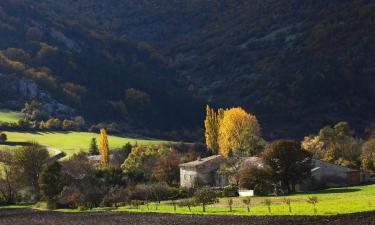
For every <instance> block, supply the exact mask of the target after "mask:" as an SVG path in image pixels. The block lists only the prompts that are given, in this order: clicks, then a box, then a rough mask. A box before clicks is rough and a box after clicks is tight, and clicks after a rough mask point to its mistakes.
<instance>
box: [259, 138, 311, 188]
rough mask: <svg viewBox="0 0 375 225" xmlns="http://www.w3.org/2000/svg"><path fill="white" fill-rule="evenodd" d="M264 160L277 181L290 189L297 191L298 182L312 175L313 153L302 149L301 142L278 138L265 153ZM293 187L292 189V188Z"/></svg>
mask: <svg viewBox="0 0 375 225" xmlns="http://www.w3.org/2000/svg"><path fill="white" fill-rule="evenodd" d="M262 157H263V162H264V163H265V164H266V165H268V166H269V167H270V168H271V174H272V177H273V179H274V182H275V183H280V184H281V187H283V188H287V189H288V191H291V190H292V191H295V185H296V184H298V182H301V181H303V180H304V179H306V178H308V177H310V176H311V168H312V163H311V158H312V154H311V153H310V152H308V151H305V150H303V149H301V144H300V143H299V142H295V141H290V140H277V141H274V142H272V143H271V144H270V145H269V146H268V147H267V149H266V150H265V152H264V153H263V156H262ZM291 187H292V189H291Z"/></svg>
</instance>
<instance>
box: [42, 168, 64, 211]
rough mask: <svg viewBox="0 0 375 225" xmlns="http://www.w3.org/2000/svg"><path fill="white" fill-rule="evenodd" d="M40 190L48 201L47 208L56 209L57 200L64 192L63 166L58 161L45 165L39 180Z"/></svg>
mask: <svg viewBox="0 0 375 225" xmlns="http://www.w3.org/2000/svg"><path fill="white" fill-rule="evenodd" d="M39 185H40V189H41V191H42V193H43V195H44V197H45V198H46V199H47V208H48V209H55V208H56V198H57V196H58V195H59V194H60V192H61V191H62V187H63V186H62V181H61V165H60V163H59V162H58V161H53V162H49V163H47V164H45V165H44V166H43V170H42V173H41V176H40V178H39Z"/></svg>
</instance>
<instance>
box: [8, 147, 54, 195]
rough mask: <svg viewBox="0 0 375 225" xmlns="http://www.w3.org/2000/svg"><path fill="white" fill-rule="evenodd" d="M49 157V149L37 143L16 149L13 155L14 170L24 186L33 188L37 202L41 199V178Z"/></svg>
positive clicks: (12, 165)
mask: <svg viewBox="0 0 375 225" xmlns="http://www.w3.org/2000/svg"><path fill="white" fill-rule="evenodd" d="M48 157H49V154H48V151H47V149H46V148H45V147H43V146H41V145H39V144H37V143H32V144H31V145H30V146H25V147H22V148H20V149H16V150H15V151H14V152H13V155H12V162H11V167H12V169H13V170H14V171H15V173H17V177H18V178H19V182H20V184H21V185H22V186H25V187H30V188H32V190H33V193H34V194H35V200H39V197H40V188H39V177H40V175H41V172H42V167H43V165H44V163H45V162H46V161H47V159H48Z"/></svg>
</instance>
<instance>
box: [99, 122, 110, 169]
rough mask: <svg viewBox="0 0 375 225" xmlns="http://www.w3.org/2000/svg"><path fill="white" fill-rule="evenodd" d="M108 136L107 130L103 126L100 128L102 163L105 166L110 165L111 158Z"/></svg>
mask: <svg viewBox="0 0 375 225" xmlns="http://www.w3.org/2000/svg"><path fill="white" fill-rule="evenodd" d="M108 152H109V147H108V138H107V131H106V130H105V129H104V128H102V129H100V136H99V154H100V165H101V166H102V167H103V168H106V167H108V165H109V159H108V154H109V153H108Z"/></svg>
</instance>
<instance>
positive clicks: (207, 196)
mask: <svg viewBox="0 0 375 225" xmlns="http://www.w3.org/2000/svg"><path fill="white" fill-rule="evenodd" d="M193 198H194V201H195V203H197V204H200V205H202V209H203V212H206V206H207V205H209V204H214V203H216V202H217V201H218V198H217V195H216V193H215V191H214V190H213V189H212V188H210V187H203V188H201V189H198V190H197V191H196V192H195V193H194V196H193Z"/></svg>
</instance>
